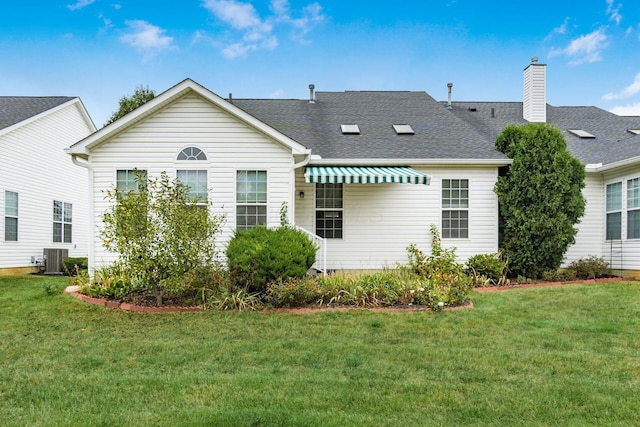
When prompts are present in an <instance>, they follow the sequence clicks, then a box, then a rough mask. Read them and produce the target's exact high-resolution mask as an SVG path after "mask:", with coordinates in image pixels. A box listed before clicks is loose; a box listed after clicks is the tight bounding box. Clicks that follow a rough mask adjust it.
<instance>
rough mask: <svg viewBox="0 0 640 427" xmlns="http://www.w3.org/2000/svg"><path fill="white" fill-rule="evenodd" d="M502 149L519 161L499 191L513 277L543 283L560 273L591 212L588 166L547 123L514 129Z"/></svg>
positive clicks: (498, 142) (498, 185)
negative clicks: (579, 226)
mask: <svg viewBox="0 0 640 427" xmlns="http://www.w3.org/2000/svg"><path fill="white" fill-rule="evenodd" d="M496 148H497V149H498V150H500V151H501V152H503V153H504V154H506V155H507V156H508V157H510V158H512V159H513V163H512V164H511V166H510V167H509V168H508V172H507V174H506V175H505V176H500V177H499V179H498V182H497V183H496V186H495V192H496V194H497V195H498V200H499V202H500V215H501V217H502V219H503V227H504V228H503V232H504V239H503V242H502V246H503V248H504V250H505V251H506V256H507V257H508V259H509V268H510V272H511V274H512V275H522V276H525V277H529V278H538V277H540V276H541V275H542V273H544V272H545V271H548V270H556V269H557V268H558V267H560V264H561V263H562V259H563V257H564V254H565V253H566V251H567V248H568V247H569V245H571V244H572V243H574V241H575V236H576V233H577V229H576V228H575V224H577V223H578V222H579V219H580V217H582V215H583V214H584V209H585V199H584V197H583V195H582V192H581V190H582V189H583V188H584V178H585V170H584V166H583V165H582V164H581V163H580V162H579V161H578V160H577V159H576V158H574V157H573V156H572V155H571V153H569V151H568V150H567V145H566V142H565V140H564V137H563V136H562V133H561V132H560V130H558V129H557V128H555V127H553V126H551V125H548V124H546V123H529V124H525V125H521V126H517V125H509V126H507V127H505V128H504V129H503V131H502V133H501V134H500V135H499V136H498V138H497V139H496Z"/></svg>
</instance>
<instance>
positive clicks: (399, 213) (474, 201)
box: [295, 166, 498, 270]
mask: <svg viewBox="0 0 640 427" xmlns="http://www.w3.org/2000/svg"><path fill="white" fill-rule="evenodd" d="M413 169H415V170H417V171H419V172H424V173H426V174H427V175H429V176H431V185H416V184H345V185H344V186H343V187H344V190H343V202H344V207H343V215H344V233H343V237H342V239H327V240H326V241H325V243H326V245H327V261H328V263H327V267H328V268H329V269H355V270H360V269H380V268H383V267H390V268H394V267H396V265H397V264H398V263H401V264H406V262H407V252H406V248H407V246H409V245H410V244H412V243H415V244H416V245H417V246H418V248H420V249H421V250H424V251H425V252H427V253H429V251H430V248H431V235H430V234H429V228H430V227H431V225H436V226H437V227H438V228H440V225H441V221H442V218H441V209H440V207H441V198H442V187H441V184H442V179H443V178H445V179H468V180H469V200H470V205H469V230H470V232H469V238H468V239H457V240H445V241H443V246H444V247H456V248H457V251H456V254H457V256H458V260H459V261H461V262H464V261H466V260H467V259H468V258H469V257H470V256H472V255H475V254H477V253H491V252H496V251H497V250H498V200H497V196H496V195H495V193H494V192H493V187H494V185H495V182H496V179H497V176H498V171H497V168H495V167H467V168H465V167H461V168H445V167H431V166H428V167H427V166H420V167H418V166H414V167H413ZM301 191H302V192H303V193H304V198H300V197H299V193H300V192H301ZM296 194H297V195H298V197H297V198H296V206H295V208H296V210H295V220H296V224H297V225H298V226H300V227H302V228H304V229H306V230H309V231H314V230H315V200H314V197H312V195H313V194H314V185H313V184H307V183H305V182H304V176H303V171H302V170H298V171H297V175H296Z"/></svg>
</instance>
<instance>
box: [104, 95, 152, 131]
mask: <svg viewBox="0 0 640 427" xmlns="http://www.w3.org/2000/svg"><path fill="white" fill-rule="evenodd" d="M155 96H156V93H155V92H154V91H153V90H151V89H149V86H147V87H144V86H142V85H140V86H138V87H136V89H135V90H134V91H133V94H131V95H125V96H123V97H122V98H120V100H119V101H118V105H119V108H118V110H117V111H114V112H113V113H112V114H111V117H109V120H107V122H106V123H105V124H104V125H105V126H107V125H110V124H111V123H113V122H115V121H116V120H118V119H119V118H120V117H123V116H125V115H127V114H129V113H130V112H132V111H133V110H135V109H136V108H138V107H140V106H141V105H143V104H146V103H147V102H149V101H151V100H152V99H153V98H155Z"/></svg>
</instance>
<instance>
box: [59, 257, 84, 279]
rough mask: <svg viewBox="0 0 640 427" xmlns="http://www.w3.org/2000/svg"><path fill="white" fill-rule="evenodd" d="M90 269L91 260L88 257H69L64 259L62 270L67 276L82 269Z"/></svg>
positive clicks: (75, 273)
mask: <svg viewBox="0 0 640 427" xmlns="http://www.w3.org/2000/svg"><path fill="white" fill-rule="evenodd" d="M88 269H89V261H88V259H87V258H79V257H78V258H67V259H65V260H64V261H62V271H63V272H64V274H65V276H75V275H77V274H78V272H79V271H81V270H88Z"/></svg>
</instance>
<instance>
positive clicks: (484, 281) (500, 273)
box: [465, 252, 508, 286]
mask: <svg viewBox="0 0 640 427" xmlns="http://www.w3.org/2000/svg"><path fill="white" fill-rule="evenodd" d="M507 265H508V262H507V260H506V259H504V257H503V256H502V253H500V252H497V253H492V254H477V255H474V256H472V257H471V258H469V259H468V260H467V263H466V267H465V270H466V272H467V274H468V275H469V276H470V277H471V280H472V281H473V285H474V286H501V285H504V284H507V283H508V280H507V278H506V274H507Z"/></svg>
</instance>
